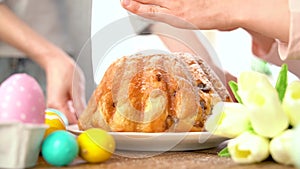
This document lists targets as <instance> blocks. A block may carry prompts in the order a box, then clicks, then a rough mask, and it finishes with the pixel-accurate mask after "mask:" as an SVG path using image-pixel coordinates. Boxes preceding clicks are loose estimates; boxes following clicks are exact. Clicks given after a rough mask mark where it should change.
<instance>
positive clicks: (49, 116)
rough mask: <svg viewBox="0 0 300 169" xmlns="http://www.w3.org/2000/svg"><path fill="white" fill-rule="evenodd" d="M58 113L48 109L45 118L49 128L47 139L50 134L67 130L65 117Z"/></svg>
mask: <svg viewBox="0 0 300 169" xmlns="http://www.w3.org/2000/svg"><path fill="white" fill-rule="evenodd" d="M57 112H58V110H57V111H55V112H54V111H53V109H46V116H45V124H47V125H48V126H49V127H48V128H47V129H46V131H45V136H44V138H46V137H47V136H48V135H49V134H51V133H52V132H54V131H57V130H66V123H65V121H64V118H66V117H65V116H63V115H62V114H61V115H59V114H58V113H57Z"/></svg>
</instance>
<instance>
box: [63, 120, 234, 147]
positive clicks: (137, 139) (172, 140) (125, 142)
mask: <svg viewBox="0 0 300 169" xmlns="http://www.w3.org/2000/svg"><path fill="white" fill-rule="evenodd" d="M67 130H68V131H69V132H71V133H73V134H75V135H79V134H80V133H82V132H83V131H80V130H79V129H78V126H77V125H70V126H67ZM108 133H109V134H111V135H112V136H113V137H114V138H115V141H116V149H117V150H123V151H190V150H201V149H209V148H214V147H217V146H218V145H219V144H220V143H221V142H223V141H225V140H228V138H225V137H220V136H216V135H213V134H211V133H209V132H160V133H142V132H108Z"/></svg>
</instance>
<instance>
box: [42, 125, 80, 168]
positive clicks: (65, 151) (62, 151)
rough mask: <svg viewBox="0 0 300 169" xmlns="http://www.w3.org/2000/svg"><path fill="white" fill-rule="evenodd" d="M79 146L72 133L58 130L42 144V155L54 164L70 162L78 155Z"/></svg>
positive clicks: (60, 164)
mask: <svg viewBox="0 0 300 169" xmlns="http://www.w3.org/2000/svg"><path fill="white" fill-rule="evenodd" d="M78 152H79V146H78V143H77V140H76V137H75V136H74V135H72V134H71V133H69V132H67V131H64V130H58V131H55V132H53V133H51V134H50V135H49V136H47V137H46V139H45V140H44V142H43V144H42V156H43V158H44V159H45V160H46V162H47V163H49V164H51V165H54V166H65V165H68V164H70V163H71V162H72V161H73V160H74V159H75V158H76V157H77V155H78Z"/></svg>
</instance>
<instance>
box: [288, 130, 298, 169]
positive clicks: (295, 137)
mask: <svg viewBox="0 0 300 169" xmlns="http://www.w3.org/2000/svg"><path fill="white" fill-rule="evenodd" d="M299 143H300V125H297V126H296V127H295V128H294V134H293V136H292V143H291V144H292V145H291V146H292V150H291V151H290V154H291V157H292V161H293V164H294V166H295V167H296V168H298V169H300V144H299Z"/></svg>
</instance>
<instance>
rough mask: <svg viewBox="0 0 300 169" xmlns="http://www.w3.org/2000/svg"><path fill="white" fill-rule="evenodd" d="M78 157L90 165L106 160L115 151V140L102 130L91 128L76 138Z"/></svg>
mask: <svg viewBox="0 0 300 169" xmlns="http://www.w3.org/2000/svg"><path fill="white" fill-rule="evenodd" d="M77 141H78V145H79V149H80V150H79V151H80V153H79V155H80V157H81V158H83V159H84V160H86V161H87V162H90V163H99V162H104V161H106V160H108V159H109V158H110V157H111V155H112V154H113V153H114V151H115V140H114V138H113V137H112V136H111V135H110V134H109V133H108V132H106V131H104V130H102V129H96V128H91V129H88V130H86V131H84V132H83V133H81V134H80V135H79V136H78V137H77Z"/></svg>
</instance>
